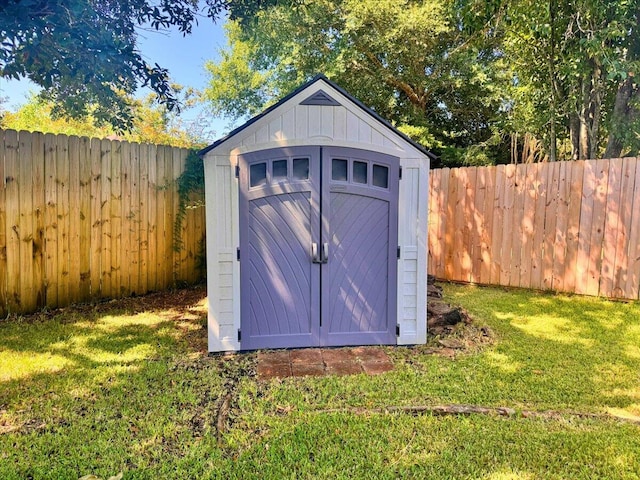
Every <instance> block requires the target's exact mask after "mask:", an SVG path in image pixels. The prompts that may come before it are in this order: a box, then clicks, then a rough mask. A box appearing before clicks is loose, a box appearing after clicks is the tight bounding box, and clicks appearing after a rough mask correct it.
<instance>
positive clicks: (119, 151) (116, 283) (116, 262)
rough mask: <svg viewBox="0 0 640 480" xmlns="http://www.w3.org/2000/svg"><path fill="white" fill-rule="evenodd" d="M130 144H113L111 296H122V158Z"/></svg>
mask: <svg viewBox="0 0 640 480" xmlns="http://www.w3.org/2000/svg"><path fill="white" fill-rule="evenodd" d="M125 151H128V143H126V142H112V143H111V201H110V203H111V208H110V212H109V218H110V220H111V295H112V296H113V297H116V298H117V297H121V296H122V282H121V278H120V277H121V274H122V263H121V259H122V250H121V249H122V157H123V156H124V155H125Z"/></svg>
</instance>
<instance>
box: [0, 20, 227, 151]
mask: <svg viewBox="0 0 640 480" xmlns="http://www.w3.org/2000/svg"><path fill="white" fill-rule="evenodd" d="M223 25H224V22H223V21H218V23H215V24H214V23H213V22H212V21H211V20H210V19H208V18H201V19H200V21H199V25H198V26H195V27H194V28H193V32H192V33H191V35H187V36H186V37H183V36H182V34H180V32H178V31H177V30H170V31H168V32H167V31H165V32H155V31H142V32H141V33H140V39H139V43H138V47H139V49H140V51H141V52H142V55H143V57H144V59H145V60H146V61H147V62H149V63H151V64H154V63H158V64H159V65H160V66H162V67H164V68H167V69H168V70H169V74H170V75H171V78H172V80H173V81H174V82H176V83H179V84H181V85H183V86H185V87H194V88H197V89H203V88H204V87H205V86H206V84H207V77H206V74H205V70H204V63H205V61H206V60H217V59H218V57H219V54H218V51H219V50H220V49H222V48H224V46H225V45H226V39H225V36H224V29H223ZM30 91H34V92H37V91H38V87H37V86H36V85H34V84H33V83H31V82H29V81H26V80H23V81H9V80H6V79H3V78H1V77H0V97H7V98H8V101H7V104H6V105H7V108H8V109H10V110H15V108H17V107H18V106H19V105H21V104H23V103H25V101H26V98H27V95H28V93H29V92H30ZM144 93H145V92H139V94H141V95H143V94H144ZM204 114H205V113H204V108H203V107H199V108H194V109H190V110H188V111H186V112H185V113H184V114H183V116H182V118H183V120H184V121H185V122H188V121H189V120H192V119H193V118H195V117H197V116H198V115H204ZM207 122H208V123H209V122H210V129H209V130H212V131H213V132H214V134H212V137H213V138H208V140H211V141H213V140H215V139H216V138H219V137H222V136H223V135H224V134H225V133H226V130H228V128H227V127H228V124H229V123H230V122H229V120H227V119H224V118H208V119H207Z"/></svg>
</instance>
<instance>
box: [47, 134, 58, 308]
mask: <svg viewBox="0 0 640 480" xmlns="http://www.w3.org/2000/svg"><path fill="white" fill-rule="evenodd" d="M57 152H58V141H57V138H56V136H55V135H52V134H50V133H48V134H46V135H45V136H44V157H45V158H44V162H45V164H46V167H45V178H44V182H45V185H44V198H45V203H46V207H45V211H44V223H45V233H44V235H45V250H46V255H45V264H44V271H45V297H46V306H47V307H49V308H56V307H57V306H58V186H57V179H58V173H57Z"/></svg>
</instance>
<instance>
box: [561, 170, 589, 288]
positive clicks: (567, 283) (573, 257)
mask: <svg viewBox="0 0 640 480" xmlns="http://www.w3.org/2000/svg"><path fill="white" fill-rule="evenodd" d="M584 164H585V162H584V160H580V161H574V162H570V163H569V165H570V169H571V186H570V190H569V214H568V218H567V250H566V254H565V264H564V271H563V277H564V280H563V285H564V287H563V288H564V291H566V292H574V291H575V288H576V282H577V275H576V274H577V269H578V266H577V261H578V248H579V241H580V238H579V237H580V218H581V216H582V213H581V209H582V181H583V177H584Z"/></svg>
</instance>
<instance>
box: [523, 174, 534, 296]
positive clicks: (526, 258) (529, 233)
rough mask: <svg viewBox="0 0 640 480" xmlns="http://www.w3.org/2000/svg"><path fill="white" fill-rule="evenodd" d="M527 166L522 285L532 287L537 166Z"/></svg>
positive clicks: (524, 191)
mask: <svg viewBox="0 0 640 480" xmlns="http://www.w3.org/2000/svg"><path fill="white" fill-rule="evenodd" d="M524 168H525V180H524V186H523V192H522V194H523V196H524V203H523V205H522V209H523V210H522V242H523V244H522V256H521V258H520V272H521V273H520V286H521V287H523V288H530V287H531V257H532V254H533V251H534V249H535V248H537V247H536V246H535V245H534V243H533V242H534V228H535V216H536V173H537V170H536V167H535V165H534V164H531V163H528V164H526V165H525V166H524Z"/></svg>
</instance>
